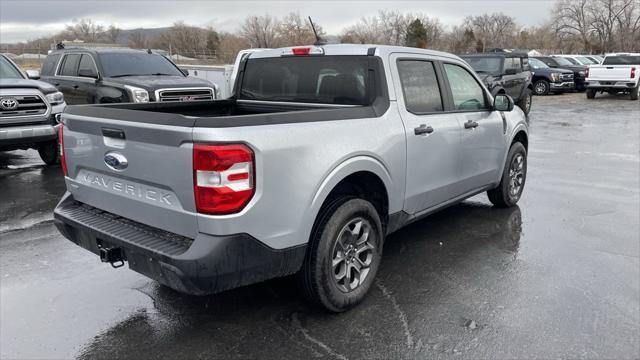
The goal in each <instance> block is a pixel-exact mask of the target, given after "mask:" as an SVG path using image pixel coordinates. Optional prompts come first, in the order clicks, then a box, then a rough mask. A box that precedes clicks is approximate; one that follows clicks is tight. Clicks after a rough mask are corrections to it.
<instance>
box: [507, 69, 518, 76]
mask: <svg viewBox="0 0 640 360" xmlns="http://www.w3.org/2000/svg"><path fill="white" fill-rule="evenodd" d="M504 73H505V75H515V74H517V73H518V70H516V69H513V68H509V69H505V70H504Z"/></svg>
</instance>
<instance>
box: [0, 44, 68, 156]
mask: <svg viewBox="0 0 640 360" xmlns="http://www.w3.org/2000/svg"><path fill="white" fill-rule="evenodd" d="M38 78H39V74H38V72H37V71H29V72H28V73H24V72H23V71H22V70H20V68H19V67H18V66H17V65H16V64H15V63H13V62H12V61H11V59H9V58H8V57H6V56H5V55H2V54H0V151H10V150H17V149H23V150H26V149H29V148H33V149H37V150H38V153H39V154H40V158H42V160H43V161H44V162H45V163H46V164H47V165H54V164H57V163H58V161H59V156H58V152H59V151H58V142H57V140H56V129H55V126H56V125H57V121H56V118H57V117H58V116H59V115H60V113H62V111H63V110H64V108H65V106H66V104H65V102H64V96H63V95H62V93H60V92H59V91H58V90H57V89H56V88H55V87H53V85H49V84H47V83H45V82H42V81H38V80H37V79H38Z"/></svg>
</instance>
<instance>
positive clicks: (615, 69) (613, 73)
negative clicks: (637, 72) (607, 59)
mask: <svg viewBox="0 0 640 360" xmlns="http://www.w3.org/2000/svg"><path fill="white" fill-rule="evenodd" d="M630 79H631V66H627V65H601V66H589V80H610V81H629V80H630Z"/></svg>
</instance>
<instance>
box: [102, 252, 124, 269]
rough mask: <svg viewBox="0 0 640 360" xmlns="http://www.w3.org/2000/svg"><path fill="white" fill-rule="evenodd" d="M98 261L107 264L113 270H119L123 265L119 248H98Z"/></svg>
mask: <svg viewBox="0 0 640 360" xmlns="http://www.w3.org/2000/svg"><path fill="white" fill-rule="evenodd" d="M100 261H102V262H108V263H109V264H111V266H113V267H114V268H116V269H117V268H119V267H121V266H123V265H124V260H123V259H122V250H121V249H120V248H103V247H101V248H100Z"/></svg>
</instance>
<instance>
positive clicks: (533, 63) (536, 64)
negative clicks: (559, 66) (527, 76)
mask: <svg viewBox="0 0 640 360" xmlns="http://www.w3.org/2000/svg"><path fill="white" fill-rule="evenodd" d="M529 66H530V67H531V68H532V69H548V68H549V66H547V64H545V63H543V62H542V61H540V60H538V59H532V58H529Z"/></svg>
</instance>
